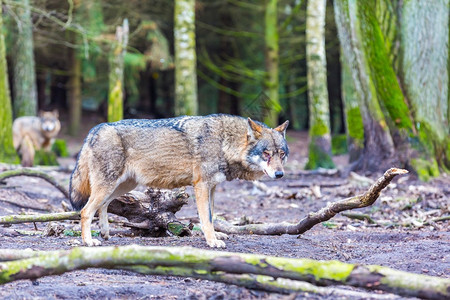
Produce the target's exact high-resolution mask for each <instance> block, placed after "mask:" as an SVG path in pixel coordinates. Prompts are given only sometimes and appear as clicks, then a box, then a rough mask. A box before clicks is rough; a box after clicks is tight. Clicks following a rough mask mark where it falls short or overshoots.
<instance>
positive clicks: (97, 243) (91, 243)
mask: <svg viewBox="0 0 450 300" xmlns="http://www.w3.org/2000/svg"><path fill="white" fill-rule="evenodd" d="M84 244H85V245H86V246H88V247H92V246H100V245H101V244H102V242H100V241H99V240H97V239H91V240H90V241H85V242H84Z"/></svg>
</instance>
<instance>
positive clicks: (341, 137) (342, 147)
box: [331, 134, 348, 155]
mask: <svg viewBox="0 0 450 300" xmlns="http://www.w3.org/2000/svg"><path fill="white" fill-rule="evenodd" d="M331 151H332V153H333V155H341V154H345V153H347V152H348V148H347V135H345V134H338V135H333V136H332V137H331Z"/></svg>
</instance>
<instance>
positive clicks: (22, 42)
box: [11, 0, 37, 118]
mask: <svg viewBox="0 0 450 300" xmlns="http://www.w3.org/2000/svg"><path fill="white" fill-rule="evenodd" d="M15 2H16V3H17V5H16V6H15V7H14V13H15V15H16V17H15V18H14V22H11V24H14V28H13V31H12V33H11V34H14V39H13V41H14V42H13V51H11V53H13V55H11V58H12V65H13V82H14V84H13V98H14V115H15V117H16V118H17V117H21V116H35V115H36V114H37V90H36V73H35V68H34V54H33V49H34V48H33V29H32V24H31V12H30V1H29V0H16V1H15Z"/></svg>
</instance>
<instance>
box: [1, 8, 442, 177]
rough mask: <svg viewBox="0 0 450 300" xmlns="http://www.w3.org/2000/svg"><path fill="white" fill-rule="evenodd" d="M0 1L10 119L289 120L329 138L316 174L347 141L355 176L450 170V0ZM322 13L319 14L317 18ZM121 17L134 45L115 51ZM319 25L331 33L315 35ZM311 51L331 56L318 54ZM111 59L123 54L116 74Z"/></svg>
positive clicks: (76, 126) (68, 124) (75, 127)
mask: <svg viewBox="0 0 450 300" xmlns="http://www.w3.org/2000/svg"><path fill="white" fill-rule="evenodd" d="M2 4H3V19H4V25H3V27H4V30H5V32H7V35H6V38H5V43H6V53H5V54H4V55H6V58H7V61H8V64H9V69H8V71H7V70H6V66H5V68H4V69H2V72H8V73H5V74H8V79H9V83H10V85H11V87H12V89H11V90H12V91H13V93H12V104H13V107H14V112H13V114H14V116H18V115H22V114H32V115H34V114H36V109H37V108H39V109H50V108H58V109H59V110H60V114H61V116H62V120H63V125H64V126H65V127H64V128H65V130H66V131H67V132H70V133H71V134H72V135H75V136H76V135H79V134H80V130H81V128H80V125H82V124H83V119H85V118H93V119H94V120H95V122H103V121H106V120H107V119H108V108H109V109H110V110H111V111H110V112H111V113H112V112H113V111H114V112H119V113H118V115H119V117H114V118H112V119H110V120H116V119H120V118H121V115H122V112H120V110H122V109H123V116H124V117H125V118H142V117H145V118H161V117H171V116H175V115H179V114H200V115H205V114H209V113H217V112H219V113H231V114H238V115H242V116H251V117H252V118H255V119H259V120H262V121H265V122H266V123H267V124H268V125H270V126H275V125H277V124H278V123H280V122H282V121H284V120H286V119H289V120H290V121H291V127H290V129H296V130H307V129H309V132H310V135H311V145H317V144H316V142H317V139H316V137H315V133H318V132H319V133H320V135H319V136H320V140H321V141H326V142H325V147H324V149H325V153H327V155H326V157H325V158H324V159H325V160H324V161H328V163H324V161H321V160H322V158H320V159H319V161H318V162H317V163H314V164H313V161H312V160H311V157H310V162H311V164H309V167H310V168H316V167H332V166H333V165H332V161H331V160H330V146H329V145H330V143H331V144H334V145H337V143H332V142H335V141H339V139H338V138H339V137H342V135H343V134H345V135H346V137H347V139H346V140H347V144H348V151H349V154H350V164H349V167H348V170H368V171H376V170H379V169H384V168H385V166H386V165H388V166H392V165H393V164H395V165H397V166H399V167H407V168H410V169H415V170H416V171H417V172H418V173H419V175H420V176H421V177H422V178H424V179H427V178H429V177H430V176H435V175H437V174H438V173H439V172H440V171H447V170H448V169H449V168H450V164H449V157H450V142H449V94H448V84H449V81H448V66H449V64H448V36H449V32H448V27H449V24H448V10H449V0H437V1H433V2H432V4H430V3H427V4H424V3H423V2H421V1H419V0H414V1H400V0H396V1H387V0H376V1H371V2H370V3H369V2H367V3H366V2H365V1H356V0H334V1H325V0H321V1H313V0H310V1H307V0H264V1H259V0H212V1H210V0H208V1H206V0H195V1H194V0H174V1H165V0H151V1H137V0H130V1H118V0H111V1H103V0H92V1H83V0H72V1H56V0H6V1H3V3H2ZM318 4H320V5H321V6H322V7H323V10H321V12H323V15H321V16H317V15H316V13H310V12H309V10H310V9H312V8H313V7H314V6H316V5H318ZM125 19H128V21H129V24H128V27H129V35H128V41H127V42H128V43H127V44H126V47H125V46H124V45H123V44H122V46H123V47H122V48H123V49H121V50H118V45H119V44H120V43H118V42H117V39H116V28H118V27H119V26H122V25H123V22H124V20H125ZM314 19H316V20H320V22H319V23H320V25H319V27H321V28H322V29H323V30H321V31H320V30H319V31H315V30H312V26H313V25H312V24H314V22H312V23H310V22H307V20H310V21H311V20H314ZM314 26H315V25H314ZM308 33H311V35H309V34H308ZM338 33H339V34H338ZM323 39H324V40H325V43H324V44H323ZM317 41H321V42H322V43H321V44H322V45H323V46H321V50H320V52H317V53H313V52H312V51H314V48H315V47H314V45H315V44H316V42H317ZM307 49H309V50H307ZM322 49H323V50H322ZM307 54H308V58H307ZM114 57H115V58H120V57H122V58H120V59H119V60H118V61H117V63H119V64H118V66H119V68H116V67H114V62H115V60H114ZM319 58H320V59H319ZM120 61H122V62H123V69H122V67H121V65H120V64H121V63H120ZM24 62H26V63H24ZM17 66H19V67H20V68H22V69H20V68H18V67H17ZM120 69H122V70H121V71H120ZM33 70H34V71H33ZM114 70H116V71H119V72H118V73H116V76H119V77H118V78H119V81H117V80H116V79H113V77H112V76H113V74H114V73H113V71H114ZM318 70H320V71H318ZM317 72H318V73H317ZM121 74H122V75H121ZM314 74H316V75H314ZM33 76H34V77H33ZM120 76H123V80H122V79H120ZM112 81H115V83H118V82H121V88H119V89H117V85H115V84H113V83H112ZM33 88H34V90H33ZM33 91H34V92H33ZM115 91H121V92H122V93H123V94H122V96H120V93H115ZM33 93H34V95H35V96H33ZM112 95H116V96H118V97H117V98H114V97H112ZM113 98H114V99H116V100H117V99H119V100H120V101H118V102H117V101H115V102H114V103H116V104H118V107H117V108H114V106H113V105H112V103H113V102H108V100H110V101H112V99H113ZM308 99H309V100H308ZM319 99H320V102H317V101H318V100H319ZM2 101H3V100H2ZM308 103H309V105H308ZM2 107H7V106H2ZM25 111H26V112H25ZM5 112H6V111H5V110H3V108H2V113H5ZM6 114H8V113H6ZM11 117H12V116H11ZM3 120H4V119H2V121H3ZM7 120H8V121H6V123H10V121H11V119H7ZM319 123H320V124H319ZM317 124H319V125H324V126H321V127H320V128H321V129H326V130H319V131H317V130H315V129H317V126H316V125H317ZM4 128H6V127H4ZM2 130H6V131H8V130H10V129H2ZM330 136H331V139H330ZM6 140H7V139H6ZM340 140H341V141H342V139H340ZM330 141H331V142H330ZM344 142H345V140H344ZM320 145H324V143H322V142H321V143H320ZM344 146H345V143H344ZM344 148H345V147H344ZM336 149H337V148H336V147H333V151H334V153H336ZM316 150H317V149H316ZM316 150H314V149H313V151H310V152H311V153H312V154H314V153H316V154H317V153H318V152H317V151H316Z"/></svg>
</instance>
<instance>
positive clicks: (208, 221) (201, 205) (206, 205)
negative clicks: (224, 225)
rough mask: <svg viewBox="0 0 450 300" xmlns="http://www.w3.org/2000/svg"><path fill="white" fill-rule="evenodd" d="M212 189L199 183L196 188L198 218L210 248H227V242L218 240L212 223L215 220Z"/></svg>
mask: <svg viewBox="0 0 450 300" xmlns="http://www.w3.org/2000/svg"><path fill="white" fill-rule="evenodd" d="M212 190H213V189H212V188H210V187H208V185H207V184H206V183H205V182H202V181H200V182H198V183H197V184H195V186H194V191H195V200H196V202H197V210H198V216H199V218H200V223H201V226H202V231H203V234H204V235H205V238H206V243H208V245H209V246H210V247H217V248H225V242H223V241H221V240H219V239H217V236H216V232H215V231H214V226H213V223H212V221H213V220H212V219H213V210H212V206H213V202H212V201H213V200H212Z"/></svg>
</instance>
